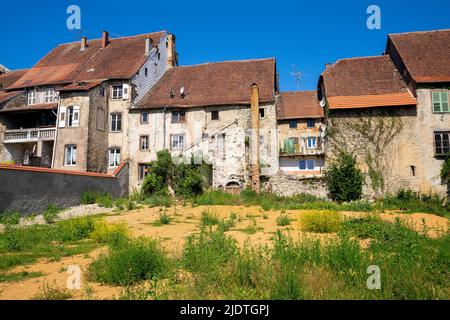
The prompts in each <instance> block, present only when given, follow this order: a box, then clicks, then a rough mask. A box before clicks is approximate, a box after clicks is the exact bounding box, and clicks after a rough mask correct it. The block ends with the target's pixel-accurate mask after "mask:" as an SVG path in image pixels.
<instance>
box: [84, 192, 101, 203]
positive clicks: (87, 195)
mask: <svg viewBox="0 0 450 320" xmlns="http://www.w3.org/2000/svg"><path fill="white" fill-rule="evenodd" d="M98 196H99V195H98V193H97V192H95V191H91V190H87V191H85V192H83V193H82V194H81V204H94V203H96V202H97V198H98Z"/></svg>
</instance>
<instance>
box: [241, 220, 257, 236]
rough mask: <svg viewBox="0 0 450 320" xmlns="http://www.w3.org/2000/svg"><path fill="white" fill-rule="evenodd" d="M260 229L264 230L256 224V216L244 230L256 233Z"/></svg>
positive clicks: (248, 232)
mask: <svg viewBox="0 0 450 320" xmlns="http://www.w3.org/2000/svg"><path fill="white" fill-rule="evenodd" d="M260 230H262V228H261V227H258V225H257V224H256V220H255V218H251V219H250V223H249V224H248V226H247V227H246V228H245V229H244V230H242V231H243V232H245V233H247V234H255V233H256V232H258V231H260Z"/></svg>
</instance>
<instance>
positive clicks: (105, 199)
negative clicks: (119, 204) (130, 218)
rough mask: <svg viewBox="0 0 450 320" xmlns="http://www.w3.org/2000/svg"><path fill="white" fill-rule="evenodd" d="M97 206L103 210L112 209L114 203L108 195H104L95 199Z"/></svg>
mask: <svg viewBox="0 0 450 320" xmlns="http://www.w3.org/2000/svg"><path fill="white" fill-rule="evenodd" d="M97 204H98V205H99V206H100V207H103V208H112V207H113V206H114V201H113V199H112V197H111V196H110V195H109V194H104V195H101V196H98V197H97Z"/></svg>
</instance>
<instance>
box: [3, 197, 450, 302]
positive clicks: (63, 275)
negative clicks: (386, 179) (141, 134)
mask: <svg viewBox="0 0 450 320" xmlns="http://www.w3.org/2000/svg"><path fill="white" fill-rule="evenodd" d="M160 210H161V209H159V208H157V207H156V208H147V207H145V208H141V209H137V210H133V211H129V212H124V213H121V214H117V213H116V214H114V213H110V215H108V216H106V217H105V219H106V220H107V221H110V222H126V223H127V224H128V225H129V227H130V229H131V230H132V232H133V235H134V236H147V237H151V238H155V239H158V240H159V241H160V242H161V244H162V245H163V246H164V247H165V249H166V250H167V252H169V253H170V254H179V253H180V252H181V250H182V248H183V244H184V242H185V240H186V237H187V236H189V235H190V234H192V233H195V232H198V231H199V221H200V217H201V213H202V212H203V211H205V210H206V211H209V212H210V213H212V214H216V215H217V216H219V217H221V218H228V217H229V216H230V213H232V212H234V213H236V214H237V216H238V219H237V222H236V226H235V227H233V228H232V229H231V230H230V231H228V232H227V234H228V235H231V236H233V237H234V238H235V239H236V240H237V241H238V244H239V245H240V246H245V245H246V243H249V244H251V245H270V243H271V239H272V237H273V235H274V233H275V232H276V230H278V229H282V230H283V232H285V233H286V234H289V235H290V236H291V237H292V238H293V240H298V239H302V238H303V237H314V238H318V239H327V238H332V237H335V236H336V235H335V234H313V233H307V232H303V231H301V230H300V227H299V224H298V222H297V221H296V220H298V218H299V216H300V215H301V214H302V213H305V212H307V211H302V210H291V211H287V212H286V214H288V215H289V217H290V218H291V219H292V220H294V221H293V222H292V223H291V224H290V225H288V226H285V227H279V226H277V224H276V218H277V217H278V216H279V215H280V211H268V212H264V211H262V210H261V209H260V208H259V207H245V206H201V207H195V208H191V207H188V206H187V207H183V206H179V205H178V206H176V207H171V208H167V212H168V214H169V215H170V216H171V217H172V221H171V223H170V224H168V225H163V226H157V225H155V224H154V222H155V221H156V220H157V219H158V218H159V213H160ZM95 211H96V210H95ZM264 213H265V214H266V215H267V216H266V217H264ZM342 214H343V215H344V216H346V217H357V216H362V215H364V214H366V213H357V212H356V213H355V212H343V213H342ZM380 215H381V217H382V219H385V220H388V221H394V220H395V219H396V218H397V217H398V218H400V219H402V220H405V221H407V222H408V223H409V225H410V226H411V227H413V228H415V229H416V230H418V231H420V232H422V231H423V230H424V228H425V229H426V230H427V232H428V234H429V235H430V236H432V237H436V236H439V235H440V234H442V233H443V232H447V231H448V228H449V221H450V220H449V219H447V218H444V217H439V216H435V215H431V214H424V213H414V214H401V213H395V212H392V213H381V214H380ZM253 219H254V220H255V221H256V227H257V232H256V233H254V234H249V233H248V232H246V231H245V230H246V228H247V227H248V226H249V225H251V224H252V223H253V221H252V220H253ZM102 250H107V249H106V247H105V248H101V249H98V250H95V251H93V252H91V253H89V254H83V255H75V256H70V257H65V258H63V259H61V260H59V261H47V260H41V261H39V262H37V263H34V264H29V265H26V266H19V267H16V268H14V269H12V270H10V271H9V272H20V271H28V272H42V273H43V276H40V277H36V278H31V279H27V280H23V281H19V282H11V283H8V282H2V283H0V299H2V300H6V299H31V298H33V297H34V296H35V295H36V294H38V293H40V292H42V287H43V285H44V284H46V283H48V284H51V285H52V286H54V287H55V286H56V287H58V288H66V282H67V279H68V277H69V274H68V273H67V271H66V270H67V267H68V266H69V265H79V266H80V267H81V269H82V270H86V269H87V267H88V266H89V264H90V263H91V262H92V261H93V260H94V259H95V257H96V256H97V255H98V254H99V253H100V252H101V251H102ZM82 283H83V286H82V288H81V289H80V290H71V293H72V294H73V298H74V299H113V298H115V297H117V296H118V295H119V293H120V288H118V287H110V286H104V285H99V284H96V283H89V282H87V281H84V279H82Z"/></svg>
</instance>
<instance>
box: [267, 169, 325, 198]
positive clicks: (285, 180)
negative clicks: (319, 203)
mask: <svg viewBox="0 0 450 320" xmlns="http://www.w3.org/2000/svg"><path fill="white" fill-rule="evenodd" d="M263 187H264V189H265V190H267V191H270V192H273V193H276V194H278V195H281V196H286V197H288V196H293V195H296V194H300V193H306V194H310V195H313V196H316V197H319V198H324V199H325V198H327V197H328V189H327V187H326V185H325V183H324V181H323V180H322V179H320V178H316V179H312V178H309V177H302V176H299V175H292V174H285V173H284V172H282V171H280V172H279V173H278V174H276V175H274V176H272V177H271V178H270V179H269V181H268V182H267V183H265V185H264V186H263Z"/></svg>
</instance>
